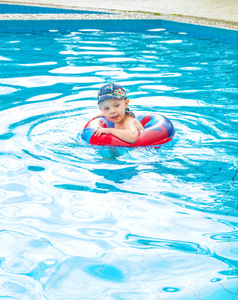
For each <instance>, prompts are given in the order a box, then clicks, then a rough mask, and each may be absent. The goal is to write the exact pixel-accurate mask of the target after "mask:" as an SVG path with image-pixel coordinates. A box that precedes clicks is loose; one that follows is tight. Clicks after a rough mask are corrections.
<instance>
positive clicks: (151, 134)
mask: <svg viewBox="0 0 238 300" xmlns="http://www.w3.org/2000/svg"><path fill="white" fill-rule="evenodd" d="M136 118H137V119H138V120H139V121H140V122H141V124H142V126H143V127H144V130H142V131H140V132H139V136H138V139H137V140H136V142H135V143H128V142H125V141H122V140H121V139H119V138H117V137H116V136H114V135H112V134H102V135H100V136H99V137H96V136H95V135H94V134H93V132H94V130H96V129H97V128H98V127H104V128H113V127H114V123H113V122H110V121H108V120H107V119H106V118H105V117H96V118H94V119H92V120H90V121H89V122H88V123H87V124H86V125H85V127H84V129H83V132H82V138H83V140H85V141H86V142H88V143H89V144H92V145H100V146H120V147H143V146H159V145H161V144H165V143H167V142H169V141H170V140H171V139H172V138H173V136H174V134H175V130H174V126H173V124H172V122H171V121H170V120H169V119H167V118H166V117H165V116H162V115H159V114H156V115H140V116H136Z"/></svg>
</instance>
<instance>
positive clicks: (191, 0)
mask: <svg viewBox="0 0 238 300" xmlns="http://www.w3.org/2000/svg"><path fill="white" fill-rule="evenodd" d="M0 4H18V5H19V4H21V5H31V6H44V7H56V8H62V9H72V10H90V11H95V12H96V11H98V12H105V13H111V14H77V13H72V14H12V13H11V14H0V19H1V20H6V19H7V20H8V19H9V20H13V19H15V20H29V19H30V20H33V19H165V20H171V21H177V22H184V23H192V24H198V25H206V26H212V27H219V28H227V29H233V30H238V1H237V0H210V1H207V0H157V1H154V0H122V1H115V0H103V1H96V0H87V1H82V0H61V1H60V5H59V2H58V1H56V0H33V1H27V0H14V1H7V0H2V1H0Z"/></svg>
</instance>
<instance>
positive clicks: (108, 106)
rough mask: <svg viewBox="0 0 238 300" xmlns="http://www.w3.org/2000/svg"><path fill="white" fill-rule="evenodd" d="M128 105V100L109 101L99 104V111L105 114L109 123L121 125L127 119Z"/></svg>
mask: <svg viewBox="0 0 238 300" xmlns="http://www.w3.org/2000/svg"><path fill="white" fill-rule="evenodd" d="M128 104H129V100H128V99H107V100H103V101H102V102H101V103H100V104H99V109H100V110H101V111H102V112H103V114H104V116H105V117H106V118H107V119H108V121H112V122H113V123H119V122H121V121H122V120H123V118H124V117H125V114H126V108H127V107H128Z"/></svg>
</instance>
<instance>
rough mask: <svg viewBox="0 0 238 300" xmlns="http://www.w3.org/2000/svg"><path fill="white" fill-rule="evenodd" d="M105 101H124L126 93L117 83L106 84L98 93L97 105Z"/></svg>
mask: <svg viewBox="0 0 238 300" xmlns="http://www.w3.org/2000/svg"><path fill="white" fill-rule="evenodd" d="M107 99H126V92H125V90H124V89H123V87H122V86H120V85H119V84H117V83H107V84H105V85H103V86H102V87H101V88H100V89H99V91H98V104H99V103H100V102H101V101H103V100H107Z"/></svg>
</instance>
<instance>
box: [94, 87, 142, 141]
mask: <svg viewBox="0 0 238 300" xmlns="http://www.w3.org/2000/svg"><path fill="white" fill-rule="evenodd" d="M128 104H129V99H127V96H126V92H125V90H124V89H123V87H122V86H120V85H119V84H116V83H109V84H105V85H103V86H102V87H101V88H100V89H99V92H98V105H99V109H100V110H101V111H102V115H101V116H104V117H106V118H107V120H108V121H111V122H113V123H114V124H115V127H114V128H103V127H100V128H98V129H96V130H95V131H94V134H95V136H100V135H101V134H102V133H104V134H112V135H114V136H116V137H118V138H119V139H121V140H123V141H125V142H128V143H135V142H136V140H137V138H138V134H139V131H141V130H143V129H144V128H143V126H142V125H141V123H140V122H139V121H138V120H137V119H136V118H135V115H134V114H133V113H132V112H131V111H130V110H129V108H128Z"/></svg>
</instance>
